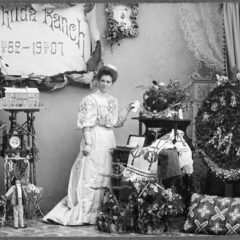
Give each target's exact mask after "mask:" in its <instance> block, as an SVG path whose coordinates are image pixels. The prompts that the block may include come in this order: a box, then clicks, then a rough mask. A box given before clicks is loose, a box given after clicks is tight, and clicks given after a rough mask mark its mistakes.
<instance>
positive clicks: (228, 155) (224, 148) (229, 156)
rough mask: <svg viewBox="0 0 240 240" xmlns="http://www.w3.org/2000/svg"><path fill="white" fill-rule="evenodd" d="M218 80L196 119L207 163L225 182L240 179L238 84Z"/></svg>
mask: <svg viewBox="0 0 240 240" xmlns="http://www.w3.org/2000/svg"><path fill="white" fill-rule="evenodd" d="M217 78H218V80H219V81H218V84H219V86H218V87H216V88H215V89H214V90H213V91H212V92H211V93H210V94H209V95H208V97H207V98H206V99H205V100H204V101H203V103H202V105H201V107H200V109H199V111H198V114H197V116H196V139H197V146H198V148H199V154H200V156H202V157H203V160H204V162H205V163H206V164H207V166H208V167H209V168H210V170H211V171H212V172H213V173H215V175H216V176H217V177H219V178H221V179H222V180H223V181H225V182H234V181H238V180H239V179H240V91H239V87H238V85H239V83H236V82H231V83H230V81H229V80H228V78H227V77H220V76H217Z"/></svg>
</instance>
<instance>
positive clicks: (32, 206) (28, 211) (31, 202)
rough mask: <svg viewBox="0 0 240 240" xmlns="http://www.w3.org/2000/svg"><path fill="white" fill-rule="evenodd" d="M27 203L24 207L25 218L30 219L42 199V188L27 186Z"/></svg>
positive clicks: (32, 185)
mask: <svg viewBox="0 0 240 240" xmlns="http://www.w3.org/2000/svg"><path fill="white" fill-rule="evenodd" d="M24 190H25V193H26V197H27V203H26V205H25V215H26V218H28V219H32V218H33V217H34V215H35V214H36V212H37V210H40V209H39V204H40V200H41V198H42V193H43V188H42V187H37V186H35V185H34V184H31V183H30V184H28V185H27V186H26V187H25V188H24Z"/></svg>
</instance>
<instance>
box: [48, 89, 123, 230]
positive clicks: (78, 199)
mask: <svg viewBox="0 0 240 240" xmlns="http://www.w3.org/2000/svg"><path fill="white" fill-rule="evenodd" d="M118 111H119V108H118V101H117V99H116V98H115V97H112V96H110V95H109V96H108V97H102V96H100V95H98V94H95V93H93V94H90V95H88V96H86V97H85V98H84V99H83V100H82V101H81V102H80V104H79V112H78V121H77V125H78V128H80V129H82V128H84V127H91V140H92V151H91V153H90V154H89V156H87V157H85V156H83V154H82V149H83V146H84V144H85V143H84V140H82V141H81V144H80V152H79V155H78V157H77V159H76V161H75V163H74V165H73V167H72V170H71V174H70V179H69V184H68V195H67V196H66V197H65V198H64V199H62V200H61V201H60V202H59V203H58V204H57V205H56V206H55V207H54V208H53V209H52V210H51V211H50V212H49V213H48V214H47V215H46V216H45V217H44V218H43V220H44V221H46V222H48V221H49V220H52V221H54V222H57V223H59V224H62V225H82V224H85V223H89V224H95V221H96V216H97V212H98V209H99V207H100V204H101V201H102V198H103V190H95V189H94V188H95V187H101V186H107V185H108V184H109V182H110V178H109V177H106V176H104V175H106V174H109V173H111V167H112V166H111V161H112V156H111V152H110V151H109V149H110V148H113V147H115V146H116V141H115V136H114V133H113V130H112V128H113V127H114V126H115V127H118V126H121V125H122V124H123V121H124V120H125V119H123V118H122V117H119V114H118Z"/></svg>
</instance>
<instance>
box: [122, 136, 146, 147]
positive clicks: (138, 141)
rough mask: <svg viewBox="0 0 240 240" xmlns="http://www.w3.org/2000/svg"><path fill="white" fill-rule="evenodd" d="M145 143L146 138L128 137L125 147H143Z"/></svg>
mask: <svg viewBox="0 0 240 240" xmlns="http://www.w3.org/2000/svg"><path fill="white" fill-rule="evenodd" d="M145 142H146V136H139V135H129V137H128V142H127V146H128V147H135V148H138V147H144V146H145Z"/></svg>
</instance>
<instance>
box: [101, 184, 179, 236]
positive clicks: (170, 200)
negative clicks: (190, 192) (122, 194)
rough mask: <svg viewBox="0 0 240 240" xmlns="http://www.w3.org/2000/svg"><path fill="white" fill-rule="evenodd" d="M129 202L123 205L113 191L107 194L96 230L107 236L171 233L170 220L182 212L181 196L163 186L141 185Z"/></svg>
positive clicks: (134, 190)
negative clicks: (169, 228)
mask: <svg viewBox="0 0 240 240" xmlns="http://www.w3.org/2000/svg"><path fill="white" fill-rule="evenodd" d="M132 190H133V191H132V192H131V194H130V195H129V198H128V202H127V203H125V202H120V201H118V200H117V198H116V197H115V195H114V192H113V190H112V189H111V188H108V189H107V191H106V192H105V198H104V201H103V204H102V208H101V210H100V211H99V214H98V217H97V226H98V229H99V230H100V231H104V232H115V233H116V232H117V233H123V232H137V233H144V234H158V233H161V232H165V231H168V216H169V215H177V214H179V213H182V212H183V203H182V201H181V197H180V195H178V194H176V193H173V192H172V190H171V189H164V188H163V187H161V186H160V185H156V184H153V183H148V184H147V183H146V182H138V183H137V186H136V184H135V187H133V189H132Z"/></svg>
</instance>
